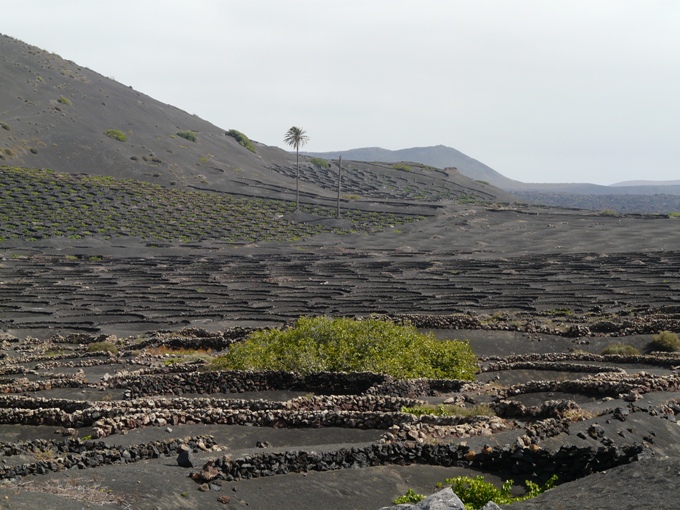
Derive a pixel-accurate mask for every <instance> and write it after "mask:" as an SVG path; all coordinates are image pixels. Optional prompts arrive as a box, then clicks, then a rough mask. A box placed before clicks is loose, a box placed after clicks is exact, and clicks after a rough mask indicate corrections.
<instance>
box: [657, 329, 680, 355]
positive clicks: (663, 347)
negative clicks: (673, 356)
mask: <svg viewBox="0 0 680 510" xmlns="http://www.w3.org/2000/svg"><path fill="white" fill-rule="evenodd" d="M652 350H653V351H664V352H677V351H680V338H678V335H677V334H676V333H673V332H672V331H662V332H661V333H659V334H658V335H654V336H653V337H652Z"/></svg>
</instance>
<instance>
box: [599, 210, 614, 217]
mask: <svg viewBox="0 0 680 510" xmlns="http://www.w3.org/2000/svg"><path fill="white" fill-rule="evenodd" d="M599 215H600V216H618V215H619V213H617V212H616V211H614V210H612V209H602V210H601V211H600V212H599Z"/></svg>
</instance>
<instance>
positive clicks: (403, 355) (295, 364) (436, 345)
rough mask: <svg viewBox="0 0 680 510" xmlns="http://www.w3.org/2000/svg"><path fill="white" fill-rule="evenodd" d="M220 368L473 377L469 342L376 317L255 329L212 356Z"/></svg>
mask: <svg viewBox="0 0 680 510" xmlns="http://www.w3.org/2000/svg"><path fill="white" fill-rule="evenodd" d="M212 367H213V368H215V369H221V370H284V371H287V372H297V373H301V374H309V373H313V372H326V371H328V372H374V373H380V374H388V375H391V376H393V377H396V378H400V379H408V378H418V377H428V378H438V379H439V378H450V379H464V380H472V379H474V374H475V372H476V371H477V367H478V365H477V357H476V356H475V354H474V353H473V352H472V348H471V347H470V344H469V343H468V342H460V341H457V340H443V341H439V340H436V339H435V338H434V336H432V335H431V334H422V333H418V331H417V330H416V328H415V327H413V326H400V325H397V324H394V323H392V322H387V321H380V320H365V321H357V320H352V319H346V318H329V317H314V318H309V317H302V318H300V319H298V320H297V321H296V323H295V325H294V326H293V327H292V328H289V329H285V330H278V329H274V330H267V331H256V332H254V333H252V334H251V335H250V336H249V337H248V339H247V340H246V341H245V342H243V343H240V344H234V345H232V346H231V347H230V348H229V351H228V352H227V353H226V354H225V355H223V356H220V357H218V358H216V359H215V361H214V363H213V365H212Z"/></svg>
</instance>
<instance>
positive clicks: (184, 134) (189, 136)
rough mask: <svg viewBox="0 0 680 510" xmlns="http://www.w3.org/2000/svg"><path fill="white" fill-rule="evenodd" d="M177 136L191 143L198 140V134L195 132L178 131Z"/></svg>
mask: <svg viewBox="0 0 680 510" xmlns="http://www.w3.org/2000/svg"><path fill="white" fill-rule="evenodd" d="M177 136H179V137H181V138H184V139H185V140H189V141H190V142H195V141H196V140H198V137H197V136H196V133H195V132H193V131H177Z"/></svg>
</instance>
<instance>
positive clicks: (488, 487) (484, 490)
mask: <svg viewBox="0 0 680 510" xmlns="http://www.w3.org/2000/svg"><path fill="white" fill-rule="evenodd" d="M556 482H557V475H553V476H552V477H551V478H550V479H549V480H548V481H547V482H546V483H545V484H544V485H542V486H539V485H538V484H537V483H534V482H532V481H530V480H527V481H526V482H525V483H526V486H527V491H526V492H525V493H524V494H523V495H521V496H513V495H512V493H511V489H512V484H513V481H512V480H506V481H505V482H503V485H502V487H501V488H500V489H499V488H498V487H496V486H495V485H494V484H492V483H490V482H486V481H484V477H483V476H478V477H477V478H471V477H469V476H456V477H455V478H447V479H446V481H445V482H444V484H446V485H450V486H451V489H452V490H453V492H454V493H455V494H456V496H458V497H459V498H460V500H461V501H462V502H463V503H464V504H465V510H479V509H480V508H482V507H483V506H484V505H486V504H487V503H488V502H489V501H493V502H494V503H496V504H497V505H507V504H510V503H516V502H517V501H526V500H527V499H531V498H535V497H536V496H538V495H539V494H542V493H544V492H545V491H547V490H550V489H552V488H553V487H554V486H555V483H556ZM438 485H439V486H441V485H442V484H438ZM423 499H425V496H423V495H422V494H416V492H414V490H413V489H409V490H408V492H406V494H404V495H403V496H401V497H400V498H397V499H395V500H394V504H395V505H399V504H402V503H418V502H419V501H422V500H423Z"/></svg>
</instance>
